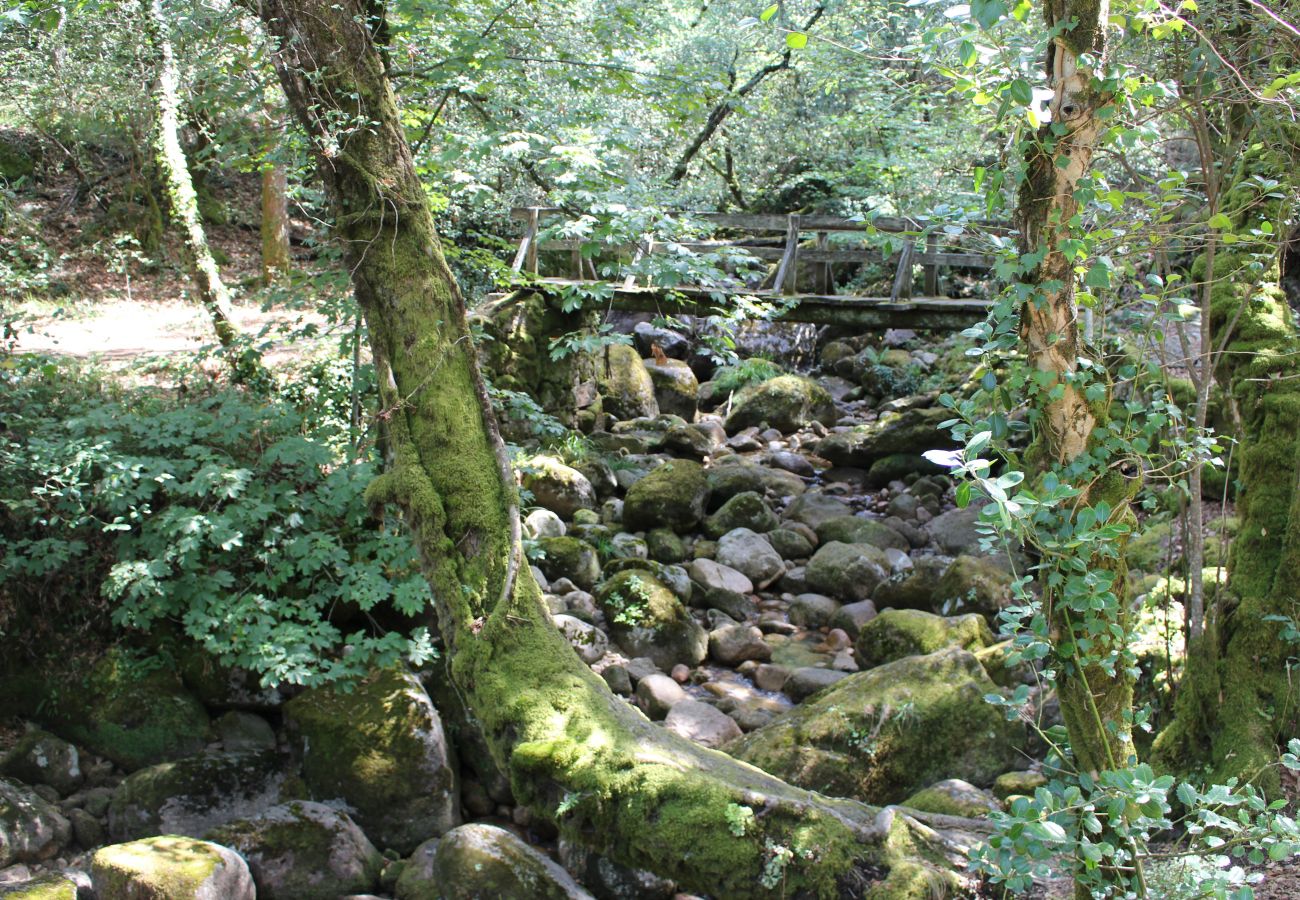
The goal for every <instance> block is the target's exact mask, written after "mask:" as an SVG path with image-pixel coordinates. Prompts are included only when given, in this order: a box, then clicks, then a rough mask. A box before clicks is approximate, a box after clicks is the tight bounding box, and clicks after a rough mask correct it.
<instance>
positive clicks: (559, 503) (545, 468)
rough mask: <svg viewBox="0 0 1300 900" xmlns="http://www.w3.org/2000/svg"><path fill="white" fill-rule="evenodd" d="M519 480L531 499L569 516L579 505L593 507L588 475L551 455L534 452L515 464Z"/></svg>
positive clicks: (571, 516) (594, 502) (593, 489)
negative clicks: (517, 464)
mask: <svg viewBox="0 0 1300 900" xmlns="http://www.w3.org/2000/svg"><path fill="white" fill-rule="evenodd" d="M519 471H520V480H521V481H522V482H523V486H524V488H525V489H526V490H528V491H531V492H532V494H533V500H534V501H535V502H536V503H537V505H539V506H543V507H545V508H546V509H549V510H550V511H551V512H554V513H557V514H558V515H560V516H562V517H564V518H566V519H572V518H573V514H574V513H575V512H577V511H578V510H580V509H595V508H596V488H595V487H593V486H592V483H591V481H590V479H588V478H587V476H586V475H584V474H582V473H581V472H579V471H578V470H577V469H575V468H573V467H572V466H566V465H565V464H564V463H563V462H561V461H560V460H558V459H556V458H555V457H553V456H534V457H531V458H529V459H527V460H525V461H524V462H523V463H521V464H520V466H519Z"/></svg>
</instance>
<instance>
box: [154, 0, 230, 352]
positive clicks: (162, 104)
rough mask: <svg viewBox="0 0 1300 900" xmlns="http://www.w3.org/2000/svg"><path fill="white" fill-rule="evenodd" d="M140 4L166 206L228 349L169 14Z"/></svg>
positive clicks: (226, 310) (224, 305)
mask: <svg viewBox="0 0 1300 900" xmlns="http://www.w3.org/2000/svg"><path fill="white" fill-rule="evenodd" d="M141 6H142V12H143V16H142V18H143V20H144V25H145V29H146V31H147V33H148V36H149V43H150V45H151V46H152V49H153V51H154V53H155V54H156V55H157V57H158V73H157V79H156V83H155V84H154V91H153V93H154V103H155V104H156V106H157V115H158V126H157V135H156V137H155V148H154V150H155V158H156V160H157V163H158V168H159V169H160V170H161V171H162V176H163V183H164V184H165V186H166V190H167V205H168V208H169V210H170V212H171V216H172V219H173V220H174V221H175V222H176V224H178V225H179V226H180V228H181V238H182V245H183V247H184V252H185V260H186V263H187V264H188V266H189V269H190V275H191V277H192V278H193V280H194V287H195V290H196V291H197V292H198V296H199V302H200V303H202V304H203V308H204V309H205V310H206V311H207V313H208V318H210V319H211V320H212V327H213V329H214V330H215V331H216V334H217V340H218V342H220V344H221V346H222V347H225V348H229V347H231V346H232V345H234V344H235V343H236V342H237V340H238V338H239V331H238V329H237V328H236V327H235V324H234V321H233V320H232V318H231V313H230V291H229V290H228V289H227V288H226V285H225V282H223V281H222V280H221V271H220V269H219V268H218V266H217V261H216V259H215V258H213V256H212V250H211V249H210V248H209V247H208V238H207V235H206V234H205V233H204V231H203V221H202V219H201V218H200V216H199V202H198V195H197V193H195V190H194V180H193V177H192V176H191V175H190V169H189V165H188V164H187V162H186V159H185V150H184V148H182V147H181V115H180V75H179V72H178V69H177V65H176V54H175V52H174V51H173V49H172V42H171V38H170V37H169V36H168V27H169V23H168V21H167V15H166V13H165V12H164V10H163V6H162V2H161V0H142V2H141Z"/></svg>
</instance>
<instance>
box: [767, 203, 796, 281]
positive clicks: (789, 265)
mask: <svg viewBox="0 0 1300 900" xmlns="http://www.w3.org/2000/svg"><path fill="white" fill-rule="evenodd" d="M798 268H799V216H789V217H788V218H787V219H786V224H785V251H784V252H783V253H782V254H781V264H780V265H779V266H777V269H776V280H775V281H774V282H773V286H774V287H775V288H776V289H777V290H778V291H780V292H781V293H783V294H793V293H794V291H795V281H796V279H797V278H798Z"/></svg>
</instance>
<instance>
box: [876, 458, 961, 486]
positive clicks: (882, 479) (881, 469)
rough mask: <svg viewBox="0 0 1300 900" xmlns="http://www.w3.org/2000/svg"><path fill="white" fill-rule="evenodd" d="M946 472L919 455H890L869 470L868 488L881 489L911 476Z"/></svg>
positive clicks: (880, 459)
mask: <svg viewBox="0 0 1300 900" xmlns="http://www.w3.org/2000/svg"><path fill="white" fill-rule="evenodd" d="M943 472H944V469H943V467H942V466H937V465H935V464H934V463H932V462H930V461H929V460H928V459H926V458H925V457H924V456H922V455H921V454H919V453H890V454H888V455H887V456H882V457H880V458H879V459H877V460H876V461H875V462H873V463H872V464H871V468H869V469H867V487H872V488H881V487H884V486H885V485H887V484H889V483H890V482H891V481H902V480H903V479H905V478H907V476H909V475H913V474H916V475H939V474H942V473H943Z"/></svg>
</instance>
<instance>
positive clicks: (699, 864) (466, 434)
mask: <svg viewBox="0 0 1300 900" xmlns="http://www.w3.org/2000/svg"><path fill="white" fill-rule="evenodd" d="M250 2H251V0H250ZM257 13H258V14H259V16H260V17H261V19H262V21H263V22H264V24H265V25H266V27H267V29H268V30H269V31H270V32H271V33H272V34H273V35H274V36H275V37H276V38H278V39H279V49H278V51H277V53H276V55H275V64H276V68H277V70H278V72H279V74H280V78H281V82H282V84H283V86H284V89H285V93H286V95H287V96H288V98H289V104H290V107H291V108H292V110H293V112H294V114H295V115H296V117H297V118H298V119H299V121H300V122H301V124H302V126H303V127H304V129H305V130H306V132H307V134H308V136H309V139H310V140H311V142H312V144H313V146H314V149H315V151H316V153H317V156H318V161H319V163H320V170H321V173H322V176H323V178H324V180H325V182H326V186H327V189H328V192H329V196H330V198H331V204H332V207H333V211H334V218H335V227H336V229H337V232H338V235H339V237H340V238H341V239H342V241H343V245H344V247H345V248H346V253H347V263H348V266H349V270H350V271H351V273H352V279H353V283H354V286H355V290H356V295H357V299H358V301H359V303H360V305H361V307H362V309H363V310H364V311H365V315H366V320H367V324H368V325H369V333H370V340H371V350H372V354H373V357H374V361H375V366H376V371H377V375H378V381H379V388H380V403H381V409H380V417H381V418H382V420H383V421H384V423H385V425H386V430H387V437H388V440H387V453H388V457H389V458H388V460H387V464H388V467H387V471H386V472H385V474H384V475H383V476H381V477H380V478H379V479H378V480H377V481H376V482H375V484H374V486H373V487H372V488H371V490H370V497H371V498H372V500H373V501H374V502H376V503H393V504H396V505H398V506H399V507H400V508H401V509H402V511H403V513H404V515H405V517H406V519H407V521H408V523H409V525H410V527H411V529H412V531H413V533H414V536H415V539H416V541H417V543H418V546H419V547H420V550H421V552H422V557H423V565H424V569H425V572H426V574H427V577H428V579H429V582H430V585H431V587H432V588H433V595H434V598H435V606H436V612H437V616H438V622H439V627H440V629H441V632H442V636H443V639H444V641H445V643H446V650H447V653H448V658H449V667H448V668H449V671H450V673H451V675H450V677H451V679H452V681H453V682H454V684H455V685H456V687H457V689H458V691H459V693H460V694H461V695H462V696H463V698H464V700H465V702H466V705H467V707H468V708H469V709H470V710H471V711H472V713H473V715H474V716H475V717H476V718H477V720H478V724H479V726H480V727H481V729H482V731H483V734H484V736H485V737H486V739H487V741H488V744H489V746H490V747H491V750H492V753H493V756H494V758H495V759H496V760H497V762H498V763H499V764H500V766H501V767H502V769H503V770H504V771H505V772H507V773H508V775H509V777H510V780H511V783H512V786H513V790H514V793H515V796H516V798H517V799H518V800H519V801H520V802H521V803H523V804H525V805H526V806H528V807H529V808H530V809H532V810H533V811H534V812H535V813H537V814H539V815H543V816H546V817H549V818H552V819H554V820H556V822H557V825H558V826H559V827H560V829H561V830H562V831H563V832H565V833H566V834H568V835H570V836H572V837H573V838H575V839H577V840H580V841H582V842H584V843H586V844H588V845H590V846H593V847H595V848H596V849H597V850H598V851H600V852H602V853H606V854H608V855H610V856H611V857H612V858H614V859H616V860H618V861H619V862H622V863H624V864H627V865H631V866H635V867H639V868H644V869H649V870H651V871H654V872H656V873H658V874H660V875H663V876H665V877H669V878H672V879H674V880H676V881H677V882H678V883H679V884H681V885H682V886H683V887H684V888H687V889H690V890H695V891H699V892H702V893H704V892H707V893H709V894H712V895H715V896H726V897H753V896H770V895H772V893H773V892H776V891H783V893H784V895H785V896H791V897H796V896H819V897H840V896H854V897H862V896H891V897H892V896H901V895H902V891H903V889H904V888H903V885H910V886H911V887H913V888H915V887H917V886H918V885H923V884H925V883H926V882H927V881H931V882H933V883H934V884H935V885H937V886H938V888H939V889H940V890H942V889H943V887H944V886H946V885H948V884H950V883H951V876H950V875H945V874H943V873H940V872H939V871H938V870H936V869H933V868H930V867H928V866H927V865H926V864H922V863H920V862H918V861H914V860H910V859H908V858H907V857H906V856H905V855H904V854H905V853H908V852H912V851H913V850H916V849H919V848H918V844H924V845H925V847H926V850H927V852H928V853H929V854H931V855H933V853H934V852H935V851H934V847H935V846H936V844H939V843H941V841H939V840H938V838H937V836H936V835H934V833H933V832H929V831H928V829H923V828H919V827H918V826H917V825H916V823H915V822H914V821H912V820H909V819H907V818H906V817H904V816H902V815H895V814H894V813H893V811H891V810H886V811H884V812H881V811H878V810H876V809H874V808H872V807H868V806H865V805H863V804H860V803H856V802H851V801H846V800H831V799H827V798H824V797H820V796H818V795H816V794H813V793H809V792H807V791H803V790H799V789H796V788H792V787H790V786H789V785H787V784H785V783H783V782H781V781H779V780H777V779H776V778H773V777H771V776H769V775H766V774H764V773H762V772H760V771H758V770H757V769H754V768H752V767H750V766H747V765H744V764H741V763H738V762H736V761H734V760H732V759H731V758H730V757H728V756H726V755H724V754H721V753H717V752H714V751H709V750H705V749H703V748H701V747H699V746H696V745H694V744H692V743H690V742H688V741H685V740H681V739H679V738H677V737H675V736H673V735H671V734H669V733H667V732H666V731H664V730H663V729H662V728H659V727H658V726H655V725H653V724H651V723H650V722H649V721H647V720H646V719H645V718H644V717H643V716H641V714H640V713H639V712H637V711H636V710H634V709H633V708H632V707H630V706H629V705H628V704H626V703H624V702H623V701H621V700H619V699H617V698H615V697H614V696H613V695H612V694H611V693H610V692H609V691H608V689H607V688H606V686H605V684H604V682H603V681H602V680H601V679H600V678H599V677H597V676H596V675H595V674H594V673H592V671H591V670H590V669H589V668H588V667H587V666H585V665H584V664H583V663H582V662H581V661H580V660H579V659H578V657H577V656H576V654H575V653H574V652H573V651H572V649H571V648H570V647H569V646H568V644H567V642H566V641H565V640H564V638H563V637H562V636H561V635H560V634H559V632H558V631H557V629H556V628H555V627H554V625H553V624H552V623H551V622H550V620H549V617H548V616H547V613H546V611H545V609H544V607H543V605H542V599H541V593H540V591H539V589H538V587H537V584H536V582H535V581H534V579H533V578H532V575H531V574H530V570H529V568H528V566H527V565H526V564H523V562H522V560H521V552H520V543H519V530H520V529H519V520H518V510H517V508H516V499H515V493H514V487H513V475H512V473H511V471H510V466H509V462H508V460H507V458H506V456H505V453H504V447H503V445H502V443H501V440H500V437H499V434H498V431H497V426H496V422H495V420H494V418H493V416H492V413H491V408H490V406H489V404H488V401H487V397H486V396H485V391H484V387H483V383H482V380H481V378H480V376H479V372H478V368H477V362H476V356H475V352H474V347H473V344H472V342H471V339H470V335H469V332H468V329H467V326H466V313H465V307H464V303H463V301H462V299H461V297H460V294H459V292H458V290H457V287H456V283H455V281H454V280H453V278H452V275H451V272H450V271H449V270H448V268H447V265H446V262H445V261H444V259H443V255H442V252H441V249H440V246H439V241H438V236H437V234H436V233H435V231H434V226H433V220H432V217H431V216H430V214H429V211H428V208H427V206H426V203H425V192H424V188H423V186H422V185H421V184H420V182H419V180H418V178H417V176H416V173H415V168H414V165H413V163H412V159H411V154H410V149H409V147H408V145H407V142H406V138H405V135H404V133H403V131H402V127H401V123H400V118H399V115H398V110H397V106H396V101H395V97H394V95H393V92H392V90H391V88H390V85H389V83H388V80H387V77H386V73H385V67H384V62H383V59H382V57H381V55H380V53H379V52H378V50H377V49H376V47H375V45H374V43H373V40H372V37H371V32H370V30H369V28H368V27H367V26H368V24H369V23H370V16H369V15H368V12H367V8H366V7H365V6H364V5H363V4H362V2H361V0H340V2H337V3H336V2H333V0H264V2H262V4H261V5H260V6H259V7H258V8H257ZM733 805H737V806H748V807H750V808H751V809H752V810H753V812H754V818H753V820H752V824H750V825H749V826H748V827H746V828H744V829H742V831H743V834H740V835H737V834H735V833H734V832H733V831H732V830H731V828H730V827H729V825H728V817H727V814H728V810H729V808H731V807H732V806H733ZM732 815H733V817H734V815H735V812H734V811H733V813H732ZM905 845H906V846H907V847H909V848H911V850H904V849H903V847H904V846H905ZM788 854H793V856H790V855H788ZM765 873H766V879H767V883H768V884H769V885H771V887H764V878H765ZM886 891H890V892H894V891H896V893H888V894H885V893H883V892H886Z"/></svg>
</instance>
